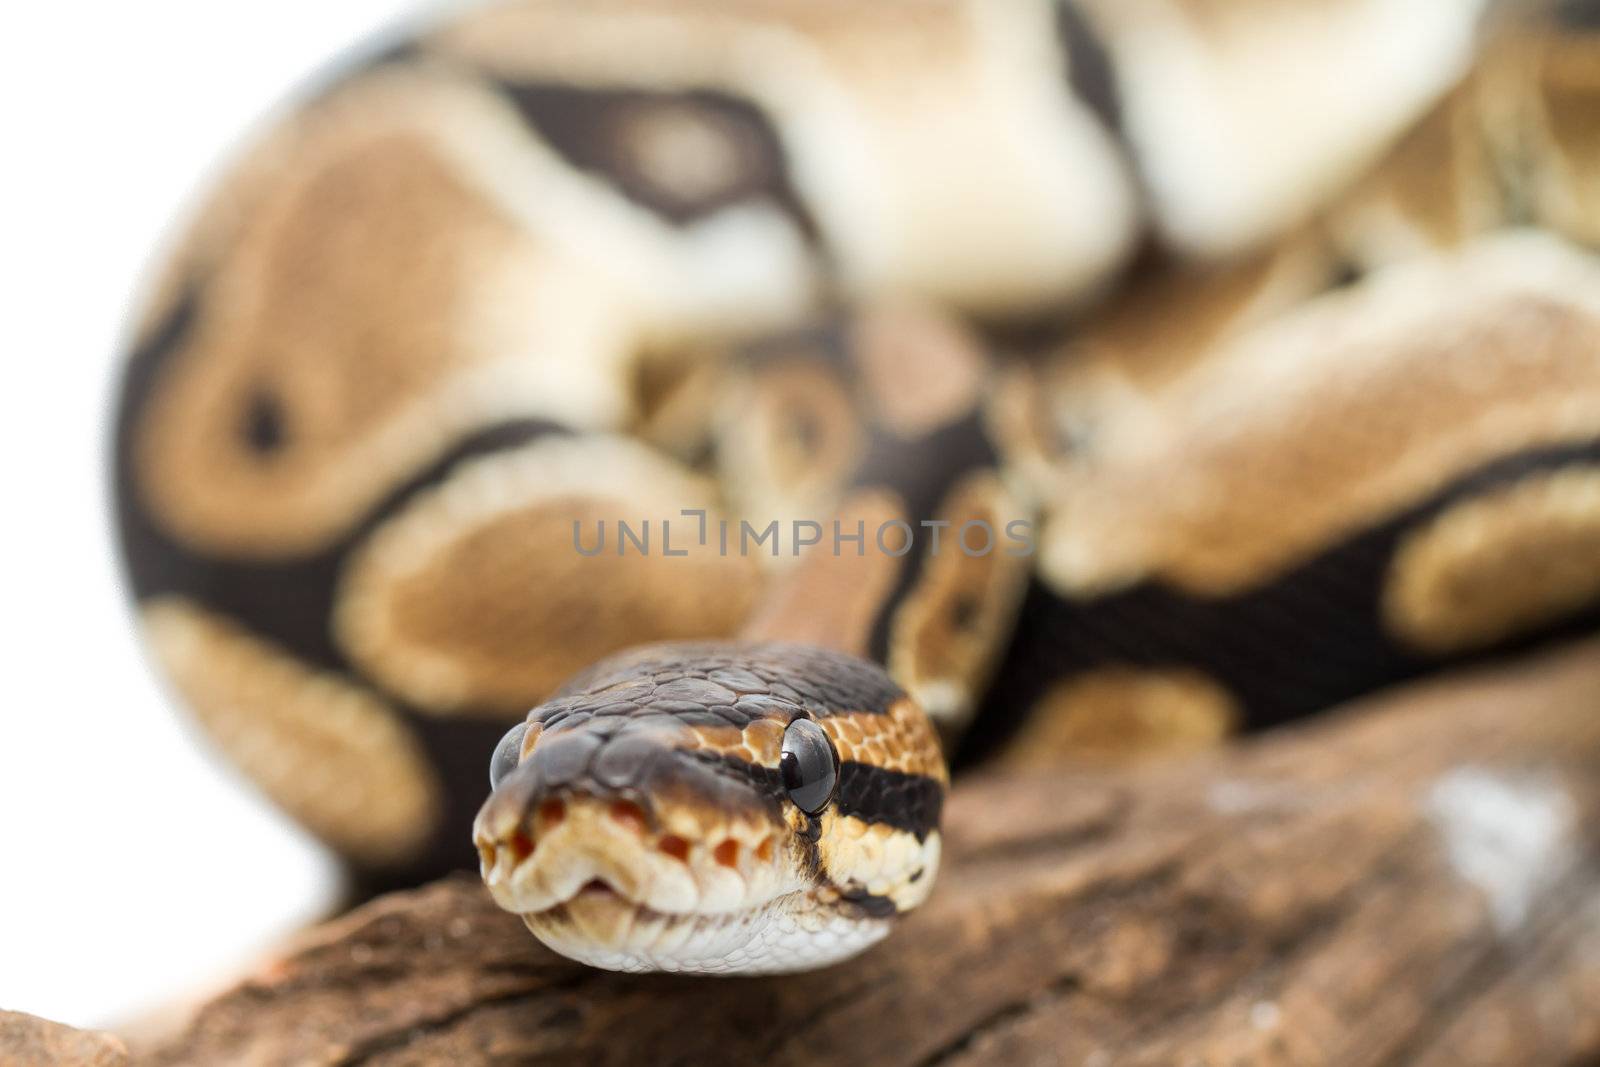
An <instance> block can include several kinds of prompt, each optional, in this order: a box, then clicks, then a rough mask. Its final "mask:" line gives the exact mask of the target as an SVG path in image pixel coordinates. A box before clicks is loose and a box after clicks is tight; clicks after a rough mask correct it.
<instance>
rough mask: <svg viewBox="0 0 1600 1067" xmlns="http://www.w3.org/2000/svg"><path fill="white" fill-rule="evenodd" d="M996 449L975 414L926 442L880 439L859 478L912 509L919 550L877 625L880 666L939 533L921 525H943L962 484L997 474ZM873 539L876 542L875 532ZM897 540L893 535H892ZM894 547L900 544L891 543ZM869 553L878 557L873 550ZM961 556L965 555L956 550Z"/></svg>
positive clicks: (873, 644) (943, 536)
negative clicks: (981, 473)
mask: <svg viewBox="0 0 1600 1067" xmlns="http://www.w3.org/2000/svg"><path fill="white" fill-rule="evenodd" d="M998 459H999V457H998V455H997V454H996V452H995V449H994V444H993V443H992V442H991V441H990V440H989V435H988V434H987V433H986V432H985V431H984V426H983V417H982V415H981V413H979V412H978V411H976V410H974V411H972V412H971V413H969V414H968V415H967V416H965V417H964V418H961V419H958V420H956V421H955V422H951V423H946V424H945V425H943V426H941V427H939V428H938V429H936V430H934V431H933V432H931V433H929V434H927V435H926V436H923V437H919V438H917V439H915V440H910V441H908V440H906V439H904V438H900V437H895V436H893V435H890V434H884V433H874V434H873V437H872V441H871V443H870V444H869V445H868V448H867V454H866V457H865V458H864V459H863V460H862V461H861V465H860V467H859V468H858V470H857V472H856V476H855V484H856V485H857V486H881V487H883V488H886V489H890V490H892V491H893V492H895V493H896V494H897V495H898V496H899V497H900V499H901V500H902V501H904V503H905V506H906V509H907V521H908V522H909V523H910V524H911V531H912V536H913V542H914V543H913V547H912V549H911V551H910V552H909V553H907V554H906V556H905V557H904V559H903V561H902V564H901V567H900V572H899V574H897V575H896V576H895V584H894V588H893V589H892V590H891V591H890V593H889V595H888V596H887V597H886V598H884V601H883V603H882V604H881V605H879V607H878V615H877V618H876V619H875V620H874V621H873V625H872V635H871V638H870V640H869V642H868V645H867V648H868V654H869V655H870V656H871V657H872V658H873V659H874V660H876V661H877V662H879V663H885V662H887V661H888V657H889V639H890V636H891V630H892V628H893V623H894V617H895V614H896V611H897V610H898V608H899V607H900V605H901V603H903V602H904V600H905V598H906V597H907V596H908V595H910V593H911V590H913V589H915V588H916V585H917V581H918V579H919V578H921V576H922V570H923V566H924V564H925V562H926V559H927V555H928V551H929V549H930V548H931V546H932V540H933V531H931V530H929V529H926V528H924V527H922V526H920V525H919V523H921V521H922V520H923V519H929V520H932V519H937V518H938V515H939V508H940V505H941V504H942V503H943V502H944V499H945V497H946V495H947V494H948V493H949V492H950V491H951V490H952V489H954V488H955V486H956V483H958V482H959V481H960V480H961V479H962V478H964V477H966V476H967V475H969V474H971V473H972V472H974V471H978V470H984V469H986V468H992V467H993V466H994V465H995V464H996V463H997V462H998ZM1004 527H1005V522H1004V521H1002V522H1001V523H1000V529H997V530H996V531H995V538H996V540H997V542H1000V543H998V544H996V546H995V547H994V551H997V552H1000V551H1004V548H1003V547H1001V544H1003V540H1002V539H1003V536H1004ZM867 536H868V537H869V538H870V537H872V533H871V532H870V531H869V532H868V534H867ZM889 536H893V535H889ZM955 536H956V530H955V529H954V528H950V529H945V530H942V531H940V545H939V550H940V551H941V552H949V551H952V550H953V538H954V537H955ZM888 543H889V544H890V546H891V547H894V545H895V542H892V541H890V542H888ZM867 550H868V551H876V546H875V545H869V547H868V549H867ZM954 550H955V551H959V549H954Z"/></svg>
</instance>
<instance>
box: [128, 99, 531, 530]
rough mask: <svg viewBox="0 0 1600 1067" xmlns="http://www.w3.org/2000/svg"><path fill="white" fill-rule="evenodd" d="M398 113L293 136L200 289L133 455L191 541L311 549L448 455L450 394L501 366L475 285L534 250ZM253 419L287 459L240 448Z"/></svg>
mask: <svg viewBox="0 0 1600 1067" xmlns="http://www.w3.org/2000/svg"><path fill="white" fill-rule="evenodd" d="M406 98H408V94H406V93H403V91H395V90H394V88H390V86H384V85H371V86H354V88H352V90H347V91H346V93H344V94H341V96H336V98H334V99H331V101H328V102H325V104H323V106H322V107H320V109H315V110H312V112H310V114H307V115H306V117H302V118H301V120H299V123H296V125H294V126H291V128H290V130H291V133H290V134H285V139H286V141H288V144H280V146H275V147H277V154H278V155H280V157H282V162H280V166H278V173H277V181H275V182H274V184H272V187H270V192H262V195H259V197H258V200H256V203H254V205H253V210H251V211H250V213H248V216H246V218H245V219H243V221H242V222H240V226H238V232H237V235H235V238H234V242H232V245H230V248H229V250H227V253H226V254H224V256H222V259H221V262H219V264H218V266H216V269H214V274H211V275H210V277H208V278H206V285H205V288H203V296H202V301H200V315H198V318H197V323H195V328H194V334H192V338H190V339H189V342H187V344H186V346H184V347H182V349H181V350H179V352H178V354H174V357H173V362H171V363H170V365H168V366H166V370H165V373H163V374H162V378H160V379H158V382H157V386H155V389H154V392H152V397H150V403H149V408H147V411H146V413H144V416H142V419H141V424H139V432H138V438H136V464H138V467H136V469H138V472H139V478H141V488H142V490H144V494H146V498H147V502H149V504H150V507H152V510H154V512H155V514H157V515H160V517H162V520H163V522H166V523H168V525H170V528H171V530H173V531H174V533H176V534H179V536H181V537H184V539H186V541H190V542H194V544H197V545H200V547H205V549H221V550H230V552H242V553H251V555H264V557H270V555H280V553H290V552H302V550H309V549H315V547H320V545H322V544H323V542H326V541H328V539H330V537H331V536H334V534H338V533H339V531H341V530H342V528H344V526H347V525H349V523H350V522H354V520H355V518H357V515H358V514H360V510H362V509H363V507H366V506H370V504H371V502H373V501H374V499H376V498H378V496H379V494H381V493H384V491H386V490H387V488H390V486H392V485H395V483H397V482H398V480H400V478H402V477H403V475H405V474H408V472H410V470H411V469H414V466H416V462H418V461H419V459H422V458H424V456H426V454H429V453H430V451H432V450H434V448H437V446H438V445H440V443H442V437H443V435H445V434H446V432H448V429H450V427H448V422H450V418H448V416H450V413H443V411H432V413H430V410H432V408H435V406H437V405H438V403H443V402H442V398H440V395H438V394H440V390H442V389H443V387H445V384H446V382H448V381H450V379H453V378H458V376H461V374H464V373H467V371H470V370H472V368H474V366H482V365H485V363H490V362H491V360H494V358H496V357H501V355H504V352H501V350H496V349H494V347H493V346H483V344H477V342H475V341H474V338H472V334H470V330H469V320H470V317H472V315H474V307H475V306H477V301H478V294H480V293H482V291H485V288H488V290H493V288H494V286H485V278H486V275H493V274H494V272H496V270H498V269H499V267H501V266H506V264H510V262H512V261H515V259H518V258H522V259H531V258H534V254H536V250H534V246H533V245H531V242H530V238H528V237H526V235H525V234H522V232H520V230H518V229H517V227H515V226H514V224H512V222H510V219H507V218H506V216H504V214H501V213H499V211H498V210H496V208H493V206H491V205H490V203H486V202H485V200H483V198H482V197H480V195H478V192H477V190H474V189H472V187H470V186H469V184H467V181H466V179H464V178H462V176H461V174H459V173H456V170H454V168H453V165H451V163H450V162H446V158H445V157H443V155H442V154H440V150H438V146H435V144H434V142H432V139H430V134H429V133H427V126H426V123H422V122H410V118H408V117H406V114H405V109H406V106H408V99H406ZM357 123H362V125H357ZM264 411H266V413H269V414H267V416H264V414H262V413H264ZM429 413H430V418H422V416H424V414H429ZM253 418H254V419H261V418H270V419H272V421H274V422H275V424H277V426H278V437H280V440H278V442H277V443H274V445H272V446H270V448H262V446H259V445H254V446H253V445H251V442H250V437H248V424H250V421H251V419H253Z"/></svg>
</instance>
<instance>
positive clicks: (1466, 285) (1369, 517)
mask: <svg viewBox="0 0 1600 1067" xmlns="http://www.w3.org/2000/svg"><path fill="white" fill-rule="evenodd" d="M1597 280H1600V274H1597V273H1596V272H1595V271H1594V268H1593V266H1592V264H1591V263H1590V262H1589V261H1588V260H1586V259H1584V258H1581V257H1579V256H1578V255H1577V254H1575V253H1573V252H1571V251H1569V250H1567V249H1565V248H1564V247H1561V246H1558V245H1556V244H1555V243H1553V242H1550V241H1548V240H1547V239H1544V238H1536V237H1529V236H1520V235H1519V236H1512V237H1506V238H1501V239H1497V240H1495V241H1486V242H1479V243H1478V244H1477V245H1475V246H1474V250H1473V251H1472V252H1471V253H1469V254H1466V255H1463V256H1460V257H1455V256H1451V257H1440V258H1438V259H1436V260H1433V261H1430V262H1428V263H1425V264H1419V265H1415V266H1407V267H1402V268H1396V269H1395V270H1394V271H1392V272H1383V273H1381V274H1379V275H1376V276H1374V278H1373V279H1372V280H1371V281H1369V282H1367V283H1364V284H1363V285H1361V286H1359V287H1358V288H1357V289H1354V290H1350V291H1340V292H1336V293H1332V294H1329V295H1328V296H1325V297H1321V298H1318V299H1317V300H1314V301H1312V302H1311V303H1310V304H1308V305H1306V306H1304V307H1303V308H1301V309H1299V310H1297V311H1295V312H1293V313H1292V314H1290V315H1289V316H1286V317H1285V318H1283V319H1280V320H1278V321H1276V322H1274V323H1271V324H1269V325H1268V326H1267V327H1266V328H1264V329H1262V330H1258V331H1253V332H1252V333H1250V334H1249V335H1247V336H1246V337H1244V338H1241V339H1240V340H1239V341H1237V342H1235V343H1234V344H1232V345H1230V346H1227V347H1226V348H1224V349H1222V350H1220V351H1219V352H1218V353H1217V355H1216V356H1214V357H1213V358H1211V359H1210V360H1208V361H1207V364H1206V365H1205V366H1204V367H1203V368H1201V369H1199V370H1197V371H1196V372H1194V373H1192V374H1189V375H1187V376H1185V377H1184V378H1183V379H1181V380H1180V381H1179V382H1177V383H1176V385H1175V386H1174V387H1173V388H1171V389H1168V390H1166V391H1164V392H1163V393H1161V394H1160V395H1158V396H1156V397H1153V398H1150V399H1148V400H1142V401H1141V402H1139V403H1137V404H1131V405H1128V406H1126V408H1125V409H1124V410H1123V411H1120V412H1117V413H1116V417H1108V418H1106V419H1105V420H1103V421H1102V423H1101V424H1100V425H1099V426H1098V427H1097V432H1096V434H1095V436H1094V437H1093V439H1092V440H1089V441H1087V442H1085V443H1084V444H1083V445H1082V447H1080V449H1079V450H1078V451H1077V452H1076V453H1075V454H1073V455H1072V456H1069V457H1067V459H1066V460H1065V461H1064V462H1063V463H1061V464H1060V465H1058V468H1057V470H1056V472H1055V473H1056V477H1055V479H1054V482H1053V485H1052V488H1051V499H1052V500H1054V501H1058V502H1059V504H1058V506H1057V507H1056V508H1055V509H1054V512H1053V514H1052V515H1051V516H1050V518H1049V519H1048V521H1047V523H1046V526H1045V530H1044V534H1043V537H1042V538H1041V552H1040V555H1041V569H1042V572H1043V574H1044V575H1045V577H1046V578H1047V579H1048V580H1050V581H1051V582H1052V584H1053V585H1055V586H1056V588H1057V589H1059V590H1061V591H1063V592H1066V593H1069V594H1078V595H1081V594H1085V593H1095V592H1105V591H1109V590H1113V589H1117V588H1121V587H1123V586H1125V585H1127V584H1131V583H1133V582H1137V581H1141V580H1148V579H1159V580H1163V581H1166V582H1168V583H1170V584H1172V585H1173V586H1175V587H1177V588H1178V589H1181V590H1183V591H1186V592H1191V593H1195V594H1199V595H1207V596H1222V595H1228V594H1230V593H1233V592H1237V591H1239V590H1241V589H1243V588H1246V587H1248V586H1253V585H1257V584H1260V583H1261V582H1263V581H1266V580H1269V579H1270V577H1271V576H1272V575H1273V574H1274V573H1276V572H1277V571H1279V570H1281V569H1282V568H1284V567H1286V566H1288V565H1290V564H1292V563H1293V562H1294V561H1296V560H1298V559H1302V558H1304V557H1305V556H1306V555H1307V554H1309V553H1311V552H1314V551H1316V550H1318V549H1319V548H1321V547H1323V546H1326V545H1328V544H1331V543H1333V542H1335V541H1337V540H1338V539H1339V538H1340V537H1342V536H1345V535H1346V534H1347V533H1348V532H1350V531H1353V530H1357V529H1361V528H1363V527H1364V526H1367V525H1369V524H1371V523H1373V522H1375V521H1378V520H1380V519H1382V518H1383V517H1385V516H1387V515H1390V514H1392V513H1393V512H1394V511H1395V510H1396V509H1397V508H1399V507H1401V506H1403V505H1404V504H1406V503H1407V502H1409V501H1413V500H1416V499H1417V498H1418V497H1420V496H1423V495H1425V494H1426V493H1427V492H1429V491H1430V490H1431V489H1432V488H1434V487H1437V486H1441V485H1443V484H1445V483H1447V482H1448V481H1449V479H1450V478H1451V477H1453V476H1454V475H1456V474H1457V473H1459V472H1461V471H1463V470H1467V469H1470V468H1472V467H1474V466H1477V465H1480V464H1483V463H1485V462H1488V461H1490V460H1493V459H1496V458H1499V457H1501V456H1505V455H1508V454H1511V453H1514V452H1516V451H1519V450H1522V449H1526V448H1532V447H1538V446H1541V445H1547V444H1556V443H1561V442H1563V441H1567V440H1573V439H1586V438H1588V437H1590V436H1592V435H1593V434H1594V433H1595V432H1596V429H1597V428H1600V310H1597V309H1596V308H1595V307H1594V306H1592V305H1591V304H1590V303H1589V302H1588V300H1587V297H1586V295H1585V294H1586V293H1587V292H1588V291H1589V289H1588V288H1587V286H1589V285H1593V284H1594V283H1595V282H1596V281H1597ZM1308 485H1315V486H1316V487H1317V492H1316V493H1314V494H1312V493H1307V492H1306V486H1308Z"/></svg>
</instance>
